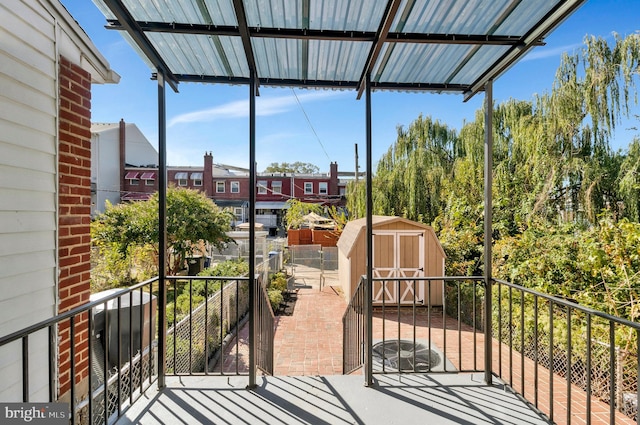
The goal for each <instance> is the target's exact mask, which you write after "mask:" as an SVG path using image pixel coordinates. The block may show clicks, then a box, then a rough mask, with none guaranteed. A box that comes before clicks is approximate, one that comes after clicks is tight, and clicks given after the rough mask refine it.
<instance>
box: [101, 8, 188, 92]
mask: <svg viewBox="0 0 640 425" xmlns="http://www.w3.org/2000/svg"><path fill="white" fill-rule="evenodd" d="M103 1H104V4H105V5H106V6H107V7H108V8H109V9H110V10H111V12H112V13H113V14H114V15H115V16H116V17H117V18H118V21H119V22H121V23H122V30H124V31H126V32H127V33H128V34H129V36H130V37H131V39H132V40H133V41H134V42H135V43H136V45H137V46H138V48H139V49H140V50H141V51H142V52H143V53H144V55H145V56H146V57H147V58H148V59H149V60H150V61H151V63H153V65H154V66H155V67H156V69H158V71H160V72H162V74H163V75H164V78H165V81H166V82H167V83H168V84H169V86H171V88H172V89H173V91H174V92H176V93H177V92H178V80H177V79H176V78H175V76H174V75H173V73H172V72H171V70H170V69H169V66H168V65H167V64H166V62H165V61H164V59H162V56H161V55H160V53H158V51H157V50H156V49H155V47H153V44H151V42H150V41H149V39H148V38H147V36H146V35H145V34H144V32H143V31H142V29H140V27H139V26H138V23H137V22H136V21H135V20H134V19H133V16H131V13H129V9H127V8H126V7H125V6H124V5H123V4H122V0H103Z"/></svg>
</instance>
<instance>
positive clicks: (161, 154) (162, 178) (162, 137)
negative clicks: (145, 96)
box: [157, 69, 167, 389]
mask: <svg viewBox="0 0 640 425" xmlns="http://www.w3.org/2000/svg"><path fill="white" fill-rule="evenodd" d="M157 81H158V252H159V254H158V256H159V258H158V307H159V311H158V321H159V322H160V323H159V326H158V329H159V332H158V388H160V389H162V388H164V387H165V386H166V383H165V375H166V364H167V362H166V356H167V353H166V352H167V350H166V347H167V332H166V329H167V314H166V311H167V309H166V306H167V288H166V273H167V126H166V100H165V79H164V74H163V73H162V70H160V69H159V70H158V79H157Z"/></svg>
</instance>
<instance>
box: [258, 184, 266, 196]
mask: <svg viewBox="0 0 640 425" xmlns="http://www.w3.org/2000/svg"><path fill="white" fill-rule="evenodd" d="M266 193H267V181H266V180H260V181H258V194H260V195H266Z"/></svg>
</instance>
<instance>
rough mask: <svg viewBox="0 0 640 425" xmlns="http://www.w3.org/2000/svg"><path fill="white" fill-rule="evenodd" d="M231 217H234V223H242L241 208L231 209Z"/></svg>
mask: <svg viewBox="0 0 640 425" xmlns="http://www.w3.org/2000/svg"><path fill="white" fill-rule="evenodd" d="M233 215H235V216H236V221H242V207H235V208H234V209H233Z"/></svg>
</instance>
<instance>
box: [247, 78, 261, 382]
mask: <svg viewBox="0 0 640 425" xmlns="http://www.w3.org/2000/svg"><path fill="white" fill-rule="evenodd" d="M256 90H257V85H256V75H255V71H251V77H250V83H249V91H250V92H249V277H250V279H249V386H248V388H249V389H252V388H255V387H256V373H257V365H256V350H257V347H256V343H257V340H256V327H257V325H258V323H257V304H258V299H257V296H256V295H257V294H258V289H259V288H257V285H259V284H260V282H259V281H258V280H256Z"/></svg>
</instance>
